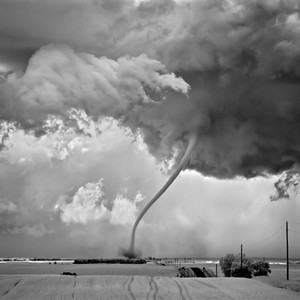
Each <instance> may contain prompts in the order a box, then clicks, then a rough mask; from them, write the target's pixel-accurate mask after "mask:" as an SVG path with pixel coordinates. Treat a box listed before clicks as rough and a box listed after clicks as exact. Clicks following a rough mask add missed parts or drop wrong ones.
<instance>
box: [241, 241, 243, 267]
mask: <svg viewBox="0 0 300 300" xmlns="http://www.w3.org/2000/svg"><path fill="white" fill-rule="evenodd" d="M242 268H243V244H241V269H242Z"/></svg>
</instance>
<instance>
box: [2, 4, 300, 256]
mask: <svg viewBox="0 0 300 300" xmlns="http://www.w3.org/2000/svg"><path fill="white" fill-rule="evenodd" d="M299 8H300V1H298V0H247V1H246V0H242V1H241V0H239V1H238V0H223V1H222V0H210V1H209V0H198V1H189V0H185V1H173V0H149V1H133V0H85V1H82V0H81V1H79V0H2V1H1V3H0V257H11V256H12V257H15V256H17V257H23V256H29V257H85V258H87V257H89V258H90V257H93V258H98V257H115V256H118V255H119V251H120V249H121V248H124V247H125V248H126V247H127V246H129V243H130V234H131V228H132V226H133V223H134V221H135V219H136V218H137V216H138V214H139V212H140V211H141V210H142V209H143V207H145V205H146V204H147V203H148V202H149V201H150V200H151V198H152V197H153V196H154V195H155V194H156V192H157V191H158V190H159V189H160V188H161V187H162V186H163V184H164V183H165V182H166V181H167V180H168V178H169V177H170V175H171V174H172V172H173V171H174V170H175V169H176V166H177V165H178V164H179V162H180V160H181V158H182V157H183V155H184V153H185V150H186V148H187V145H188V143H189V140H190V138H191V136H196V137H197V140H196V145H195V147H194V149H193V151H192V153H191V156H190V159H189V161H188V163H187V165H186V166H185V170H183V171H182V172H181V174H180V175H179V176H178V178H177V179H176V180H175V181H174V183H173V184H172V185H171V186H170V188H169V189H168V190H167V191H166V192H165V194H164V195H163V196H162V197H161V198H160V199H159V200H158V201H157V202H156V203H155V204H154V205H153V206H152V207H151V208H150V210H149V211H148V212H147V213H146V215H145V216H144V218H143V219H142V221H141V223H140V224H139V226H138V228H137V234H136V247H137V248H138V249H139V250H140V251H141V252H142V254H143V256H145V257H146V256H154V257H221V256H224V255H225V254H226V253H238V252H239V250H240V245H241V244H243V246H244V251H245V253H246V254H247V255H249V256H264V257H284V256H285V222H286V221H289V228H290V231H289V235H290V256H291V257H294V258H299V251H300V239H299V234H300V222H299V221H298V220H299V211H300V210H299V209H300V204H299V203H300V202H299V197H298V184H299V175H298V172H299V162H300V135H299V134H298V128H300V127H299V126H300V105H299V100H298V97H299V95H300V84H299V82H300V59H299V58H300V50H299V49H300V47H299V46H300V30H299V28H300V15H299ZM271 200H272V201H271Z"/></svg>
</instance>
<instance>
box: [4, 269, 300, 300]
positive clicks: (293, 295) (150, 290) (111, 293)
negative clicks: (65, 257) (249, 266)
mask: <svg viewBox="0 0 300 300" xmlns="http://www.w3.org/2000/svg"><path fill="white" fill-rule="evenodd" d="M5 265H6V267H5V266H4V265H2V264H1V265H0V273H1V274H2V275H0V299H1V300H2V299H3V300H5V299H24V300H27V299H28V300H29V299H30V300H36V299H53V300H56V299H111V300H113V299H120V300H123V299H132V300H137V299H147V300H152V299H154V300H158V299H174V300H176V299H181V300H185V299H187V300H191V299H216V300H218V299H220V300H221V299H222V300H227V299H231V300H232V299H237V300H244V299H257V300H260V299H264V300H265V299H270V300H271V299H272V300H282V299H284V300H296V299H297V300H299V299H300V294H299V293H298V292H293V291H290V290H288V289H280V288H276V287H274V286H271V285H267V284H265V283H263V282H262V280H253V279H242V278H224V277H218V278H204V279H202V278H177V277H175V276H176V271H175V269H174V267H171V266H170V267H164V266H157V265H154V264H147V265H119V264H115V265H102V264H101V265H48V264H42V265H41V264H34V265H32V264H30V265H28V264H25V266H24V264H19V265H16V264H5ZM26 265H27V269H26ZM16 266H17V267H16ZM21 266H23V267H21ZM206 267H207V266H206ZM18 269H19V271H20V270H21V272H22V274H26V273H27V274H30V272H31V274H35V275H20V274H21V273H20V272H19V273H17V272H18ZM212 269H213V268H212ZM274 270H275V268H274ZM298 270H299V269H298ZM63 271H69V272H76V273H77V274H79V276H77V277H76V276H63V275H55V274H59V273H61V272H63ZM284 271H285V269H284V267H280V268H276V271H273V272H272V273H273V274H275V275H276V274H277V275H276V276H277V277H276V276H275V275H274V276H275V277H270V278H279V277H280V276H283V277H284V274H285V273H284ZM51 273H52V274H51ZM86 273H90V274H89V275H84V274H86ZM99 273H100V275H96V274H99ZM219 273H221V272H220V270H219ZM42 274H44V275H42ZM46 274H48V275H46ZM120 274H122V275H120ZM295 274H298V273H297V272H295ZM141 275H142V276H141ZM278 276H279V277H278ZM297 276H298V275H297ZM270 278H269V279H270ZM282 281H284V279H282Z"/></svg>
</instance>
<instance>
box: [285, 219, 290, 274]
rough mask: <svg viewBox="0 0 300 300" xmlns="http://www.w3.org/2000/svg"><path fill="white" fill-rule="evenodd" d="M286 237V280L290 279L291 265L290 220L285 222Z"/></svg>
mask: <svg viewBox="0 0 300 300" xmlns="http://www.w3.org/2000/svg"><path fill="white" fill-rule="evenodd" d="M285 237H286V280H290V274H289V271H290V266H289V263H290V262H289V222H288V221H286V223H285Z"/></svg>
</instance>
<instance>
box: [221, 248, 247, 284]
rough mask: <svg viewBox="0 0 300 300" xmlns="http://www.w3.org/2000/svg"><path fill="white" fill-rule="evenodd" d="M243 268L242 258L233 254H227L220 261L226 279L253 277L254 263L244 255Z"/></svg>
mask: <svg viewBox="0 0 300 300" xmlns="http://www.w3.org/2000/svg"><path fill="white" fill-rule="evenodd" d="M242 262H243V263H242V267H241V256H240V255H234V254H232V253H229V254H226V255H225V256H224V257H222V258H221V259H220V266H221V270H222V272H223V274H224V276H225V277H231V276H232V277H246V278H251V277H252V269H251V265H252V263H253V262H252V261H251V260H250V259H249V258H247V257H246V255H245V254H244V255H243V259H242Z"/></svg>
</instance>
